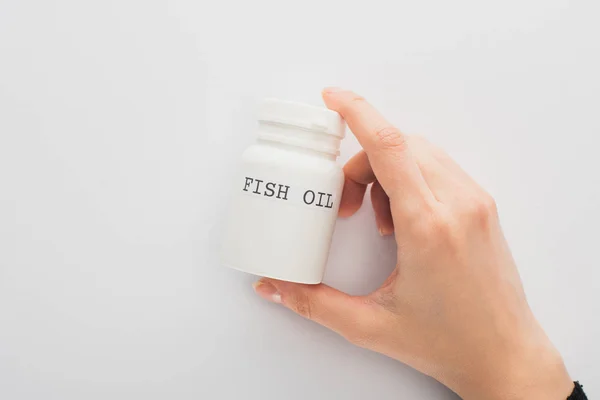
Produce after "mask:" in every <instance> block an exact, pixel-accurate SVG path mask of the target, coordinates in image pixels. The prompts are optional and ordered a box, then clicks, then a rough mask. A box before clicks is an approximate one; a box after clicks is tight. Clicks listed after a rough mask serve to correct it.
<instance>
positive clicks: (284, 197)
mask: <svg viewBox="0 0 600 400" xmlns="http://www.w3.org/2000/svg"><path fill="white" fill-rule="evenodd" d="M281 188H285V190H282V189H281ZM289 188H290V187H289V186H286V185H282V184H279V189H278V190H277V198H278V199H283V200H287V195H288V189H289ZM282 193H283V197H281V194H282Z"/></svg>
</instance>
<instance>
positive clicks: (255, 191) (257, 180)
mask: <svg viewBox="0 0 600 400" xmlns="http://www.w3.org/2000/svg"><path fill="white" fill-rule="evenodd" d="M255 181H256V189H254V191H253V192H252V193H254V194H260V192H259V191H258V188H259V187H260V184H261V183H262V182H263V181H261V180H260V179H255Z"/></svg>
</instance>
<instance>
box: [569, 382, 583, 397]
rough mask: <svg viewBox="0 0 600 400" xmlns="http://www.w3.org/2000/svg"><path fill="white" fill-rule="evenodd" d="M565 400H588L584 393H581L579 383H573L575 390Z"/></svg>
mask: <svg viewBox="0 0 600 400" xmlns="http://www.w3.org/2000/svg"><path fill="white" fill-rule="evenodd" d="M567 400H588V398H587V396H586V395H585V393H583V386H581V385H580V384H579V382H575V388H574V389H573V393H571V395H570V396H569V398H567Z"/></svg>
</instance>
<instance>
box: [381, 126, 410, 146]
mask: <svg viewBox="0 0 600 400" xmlns="http://www.w3.org/2000/svg"><path fill="white" fill-rule="evenodd" d="M375 140H376V142H377V144H378V145H379V146H381V147H383V148H387V149H397V150H400V151H402V150H405V149H406V147H407V140H406V137H405V136H404V135H403V134H402V132H400V130H399V129H398V128H396V127H394V126H385V127H383V128H380V129H378V130H377V131H375Z"/></svg>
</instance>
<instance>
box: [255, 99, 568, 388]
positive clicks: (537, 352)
mask: <svg viewBox="0 0 600 400" xmlns="http://www.w3.org/2000/svg"><path fill="white" fill-rule="evenodd" d="M323 98H324V100H325V103H326V105H327V107H328V108H330V109H332V110H334V111H337V112H339V113H340V114H341V115H342V116H343V117H344V119H345V120H346V122H347V123H348V126H349V127H350V129H351V130H352V132H353V133H354V135H355V136H356V137H357V139H358V141H359V142H360V144H361V146H362V147H363V149H364V150H363V151H361V152H360V153H358V154H357V155H356V156H354V157H353V158H352V159H351V160H350V161H349V162H348V163H347V164H346V166H345V168H344V172H345V175H346V178H345V186H344V192H343V197H342V200H341V205H340V212H339V213H340V215H341V216H350V215H352V214H353V213H354V212H355V211H356V210H357V209H358V208H359V207H360V206H361V204H362V200H363V197H364V194H365V191H366V188H367V185H369V184H372V189H371V197H372V203H373V207H374V211H375V214H376V219H377V225H378V227H379V230H380V232H381V233H382V234H391V233H395V237H396V241H397V244H398V255H397V266H396V269H395V270H394V272H393V273H392V274H391V276H390V277H389V278H388V279H387V280H386V282H385V283H384V284H383V285H382V286H381V287H380V288H379V289H378V290H376V291H375V292H373V293H371V294H369V295H367V296H349V295H347V294H345V293H342V292H340V291H338V290H336V289H333V288H331V287H328V286H326V285H324V284H320V285H303V284H297V283H290V282H282V281H277V280H273V279H267V278H263V279H261V280H260V281H259V282H257V284H256V285H255V286H256V292H257V293H258V294H259V295H261V296H262V297H264V298H266V299H268V300H271V301H274V302H277V303H281V304H282V305H284V306H285V307H287V308H289V309H291V310H293V311H295V312H297V313H298V314H300V315H302V316H304V317H306V318H309V319H311V320H313V321H315V322H317V323H319V324H322V325H324V326H326V327H328V328H330V329H332V330H334V331H336V332H338V333H339V334H340V335H342V336H343V337H345V338H347V339H348V340H349V341H351V342H352V343H355V344H357V345H359V346H362V347H365V348H367V349H371V350H374V351H377V352H380V353H383V354H386V355H388V356H390V357H393V358H395V359H397V360H399V361H401V362H404V363H406V364H408V365H410V366H412V367H414V368H415V369H417V370H419V371H421V372H423V373H425V374H427V375H430V376H432V377H434V378H435V379H437V380H439V381H440V382H442V383H443V384H445V385H446V386H448V387H449V388H450V389H452V390H453V391H455V392H456V393H458V394H459V395H460V396H461V397H462V398H464V399H466V400H486V399H503V400H507V399H556V400H559V399H566V398H567V396H568V395H569V394H570V393H571V391H572V390H573V382H572V380H571V378H570V377H569V375H568V373H567V371H566V369H565V366H564V363H563V361H562V358H561V356H560V354H559V353H558V352H557V350H556V349H555V348H554V346H553V345H552V344H551V343H550V341H549V339H548V338H547V336H546V335H545V333H544V331H543V329H542V328H541V327H540V325H539V324H538V322H537V321H536V319H535V317H534V316H533V314H532V312H531V310H530V308H529V306H528V304H527V301H526V299H525V294H524V292H523V288H522V285H521V281H520V278H519V274H518V272H517V268H516V266H515V263H514V261H513V258H512V256H511V253H510V250H509V248H508V246H507V243H506V241H505V239H504V236H503V234H502V231H501V228H500V224H499V220H498V215H497V212H496V208H495V203H494V201H493V199H492V198H491V197H490V195H489V194H488V193H486V192H485V191H484V190H483V189H482V188H481V187H480V186H478V185H477V183H475V182H474V181H473V180H472V179H471V178H470V177H469V176H468V175H467V174H466V173H465V172H464V171H463V170H462V169H461V168H460V167H459V166H458V165H457V164H456V163H455V162H454V161H453V160H452V159H451V158H450V157H449V156H448V155H447V154H445V153H444V152H443V151H442V150H440V149H438V148H436V147H435V146H433V145H432V144H430V143H428V142H427V141H426V140H424V139H421V138H417V137H412V136H407V135H405V134H403V133H402V132H400V131H399V130H398V129H397V128H395V127H393V126H391V125H390V124H389V123H388V122H387V121H386V120H385V119H384V117H382V116H381V115H380V114H379V113H378V112H377V111H376V110H375V109H374V108H373V107H372V106H370V105H369V104H368V103H367V102H366V101H365V100H364V99H363V98H361V97H360V96H358V95H356V94H354V93H352V92H349V91H344V90H340V89H335V88H332V89H326V90H325V91H324V92H323Z"/></svg>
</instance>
